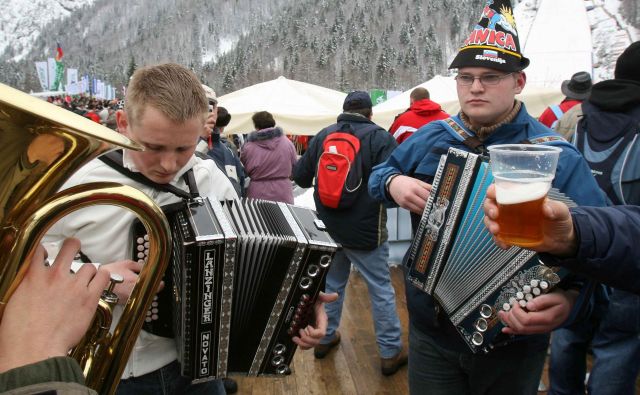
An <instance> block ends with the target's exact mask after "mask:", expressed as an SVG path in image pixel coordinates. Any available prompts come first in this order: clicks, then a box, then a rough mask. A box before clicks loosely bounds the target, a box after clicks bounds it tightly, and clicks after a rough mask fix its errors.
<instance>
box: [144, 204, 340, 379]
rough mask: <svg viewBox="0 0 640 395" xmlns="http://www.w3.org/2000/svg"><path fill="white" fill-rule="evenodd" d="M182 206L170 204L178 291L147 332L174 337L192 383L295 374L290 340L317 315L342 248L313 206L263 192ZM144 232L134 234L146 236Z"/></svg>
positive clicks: (163, 302) (158, 305) (151, 317)
mask: <svg viewBox="0 0 640 395" xmlns="http://www.w3.org/2000/svg"><path fill="white" fill-rule="evenodd" d="M175 206H176V207H171V208H167V210H165V212H166V214H167V217H168V218H169V223H170V224H171V228H172V234H173V262H172V264H171V269H168V271H169V270H171V275H172V276H171V278H170V280H169V281H170V283H171V284H172V286H171V290H170V291H168V292H167V293H165V294H164V295H163V296H162V297H159V298H158V300H157V301H154V303H155V304H154V305H152V311H150V313H149V314H148V316H147V322H146V323H145V326H144V327H143V329H145V330H147V331H149V332H151V333H155V334H157V335H159V336H165V337H175V338H176V343H177V349H178V360H179V362H180V364H181V374H182V375H183V376H186V377H189V378H191V380H192V382H194V383H197V382H203V381H208V380H212V379H215V378H220V377H226V376H227V375H229V374H234V373H237V374H246V375H250V376H260V375H284V374H289V373H290V372H291V367H290V364H291V360H292V359H293V356H294V353H295V351H296V348H297V347H296V345H295V343H293V341H292V337H293V336H294V335H297V334H298V333H297V332H298V331H299V330H300V329H302V328H304V327H305V326H306V325H307V324H308V322H309V321H310V320H312V319H313V317H312V312H313V304H314V303H315V300H316V298H317V295H318V293H319V291H321V290H322V289H324V278H325V276H326V273H327V271H328V268H329V266H330V263H331V260H332V259H333V255H334V254H335V252H336V250H337V248H338V245H337V244H336V243H335V242H334V241H333V239H332V238H331V237H330V236H329V235H328V233H327V232H326V231H325V230H324V225H323V224H322V221H320V220H319V219H318V218H317V216H316V214H315V212H314V211H312V210H309V209H307V208H303V207H298V206H293V205H288V204H285V203H277V202H271V201H264V200H255V199H242V200H235V201H231V202H225V204H224V205H222V204H221V203H219V202H217V201H210V200H209V199H206V198H205V199H203V198H196V199H194V200H192V201H189V202H183V203H180V204H177V205H175ZM140 229H142V230H143V229H144V228H140V227H139V226H135V227H134V237H133V239H134V240H144V237H141V235H140V234H139V233H138V232H139V231H140ZM134 248H135V251H137V252H136V254H140V249H141V247H140V246H135V245H134ZM137 256H138V257H140V256H142V255H137ZM166 277H167V276H166V275H165V278H166ZM166 288H167V287H165V289H166ZM158 295H159V296H160V293H159V294H158ZM172 329H173V330H172Z"/></svg>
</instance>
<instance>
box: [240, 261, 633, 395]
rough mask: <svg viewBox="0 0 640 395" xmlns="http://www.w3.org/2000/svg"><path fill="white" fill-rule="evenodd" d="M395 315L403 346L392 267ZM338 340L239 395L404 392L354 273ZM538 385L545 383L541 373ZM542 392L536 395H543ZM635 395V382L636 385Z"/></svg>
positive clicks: (250, 383)
mask: <svg viewBox="0 0 640 395" xmlns="http://www.w3.org/2000/svg"><path fill="white" fill-rule="evenodd" d="M391 273H392V280H393V285H394V287H395V290H396V297H397V300H396V301H397V307H398V314H399V316H400V322H401V324H402V328H403V333H402V339H403V342H404V344H405V346H406V345H407V336H408V330H407V327H408V317H407V306H406V300H405V297H404V282H403V280H402V271H401V269H400V268H397V267H396V268H392V272H391ZM340 333H341V334H342V341H341V343H340V346H338V348H337V349H335V350H334V351H332V352H331V353H330V354H329V355H328V356H327V357H326V358H325V359H321V360H317V359H315V358H314V357H313V352H312V351H298V352H297V353H296V356H295V358H294V366H293V369H294V373H293V374H292V375H290V376H287V377H285V378H248V377H234V378H235V379H236V380H237V382H238V388H239V389H238V394H240V395H245V394H253V395H271V394H291V395H303V394H305V395H306V394H318V395H320V394H322V395H325V394H328V395H334V394H335V395H341V394H348V395H352V394H357V395H360V394H362V395H365V394H366V395H373V394H377V395H387V394H389V395H391V394H393V395H402V394H408V393H409V387H408V382H407V368H406V367H403V368H402V369H400V370H399V371H398V373H396V374H395V375H393V376H391V377H385V376H383V375H382V374H381V373H380V358H379V357H378V352H377V348H376V344H375V336H374V333H373V323H372V318H371V308H370V306H369V297H368V293H367V287H366V284H365V283H364V280H363V279H362V277H361V276H360V275H359V274H358V273H357V272H353V273H352V274H351V278H350V280H349V284H348V286H347V296H346V299H345V305H344V309H343V313H342V322H341V325H340ZM543 382H545V383H546V384H548V379H547V377H546V367H545V374H544V376H543ZM545 393H546V392H539V394H545ZM636 394H638V395H640V378H639V380H638V382H637V383H636Z"/></svg>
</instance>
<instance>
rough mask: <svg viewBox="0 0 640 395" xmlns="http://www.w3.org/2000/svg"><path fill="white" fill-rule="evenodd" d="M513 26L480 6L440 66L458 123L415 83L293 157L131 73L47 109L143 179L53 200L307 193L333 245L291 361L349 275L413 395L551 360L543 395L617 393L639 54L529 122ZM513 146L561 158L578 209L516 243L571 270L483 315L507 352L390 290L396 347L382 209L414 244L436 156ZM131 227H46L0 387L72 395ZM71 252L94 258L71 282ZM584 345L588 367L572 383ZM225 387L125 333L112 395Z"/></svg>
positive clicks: (500, 384)
mask: <svg viewBox="0 0 640 395" xmlns="http://www.w3.org/2000/svg"><path fill="white" fill-rule="evenodd" d="M505 14H508V15H505ZM511 20H512V15H511V4H510V2H509V1H508V0H488V1H487V4H486V5H485V7H484V9H483V12H482V16H481V19H480V22H479V23H478V25H477V26H475V27H474V29H473V31H472V32H471V34H470V35H469V36H468V38H467V40H466V41H465V42H464V45H463V46H462V47H461V48H460V50H459V52H458V53H457V55H456V57H455V58H454V59H453V61H452V63H451V64H450V66H449V68H451V69H456V70H457V76H456V78H455V79H456V85H457V93H458V98H459V102H460V107H461V110H460V112H459V113H458V114H455V115H449V114H447V113H446V112H444V111H443V110H442V108H441V107H440V105H438V104H437V103H436V102H434V101H432V100H431V99H430V96H429V92H428V91H426V89H424V88H418V89H416V90H414V91H413V92H412V93H411V96H410V103H408V104H409V108H408V109H407V110H406V111H405V112H404V113H402V114H399V115H398V116H397V117H396V119H395V120H394V122H393V124H392V125H390V127H389V129H388V130H387V129H385V128H383V127H381V126H379V125H377V124H375V123H374V122H373V121H372V120H371V119H372V111H373V106H372V102H371V98H370V96H369V94H368V93H366V92H363V91H354V92H351V93H349V94H348V95H347V96H346V98H345V100H344V103H343V112H342V113H341V114H339V115H338V116H337V119H336V122H335V123H334V124H332V125H329V126H327V127H326V128H324V129H322V130H320V131H319V132H318V133H317V134H316V135H315V136H313V138H311V139H310V141H309V142H308V147H306V149H305V151H304V152H303V153H302V155H298V154H297V152H299V151H297V150H296V146H295V145H294V143H293V142H292V141H291V140H290V139H288V138H287V137H286V135H285V131H283V130H282V128H280V127H279V126H278V125H277V120H276V119H275V118H274V116H273V115H272V114H270V113H269V112H267V111H261V112H257V113H255V114H254V116H253V118H252V120H253V123H254V127H255V130H254V131H252V132H251V133H249V134H248V135H246V136H245V138H244V139H243V141H242V142H240V140H238V141H233V140H229V139H228V138H227V137H226V134H225V127H226V126H227V125H228V124H229V122H230V120H231V117H232V114H229V112H228V111H227V110H226V109H225V108H224V107H220V106H218V99H217V97H216V94H215V92H214V91H213V89H211V88H210V87H208V86H206V85H201V84H200V82H199V81H198V79H197V78H196V76H195V75H194V74H193V73H192V72H191V71H189V70H188V69H186V68H184V67H182V66H180V65H176V64H161V65H156V66H147V67H143V68H141V69H139V70H137V71H136V72H135V74H134V75H133V77H132V79H131V81H130V84H129V86H128V89H127V93H126V97H125V100H124V101H118V100H114V101H109V102H104V101H103V102H99V101H95V100H90V99H87V98H79V99H71V98H65V99H62V100H58V99H55V100H51V101H54V104H58V105H60V106H63V107H65V108H67V109H69V110H71V111H74V112H76V113H78V114H80V115H83V116H85V117H88V118H91V119H92V120H94V121H96V122H99V123H102V124H104V125H106V126H108V127H111V128H113V129H114V130H117V131H118V132H119V133H122V134H124V135H125V136H127V137H129V138H130V139H132V140H135V141H137V142H138V143H140V144H142V145H143V146H144V147H145V151H143V152H135V151H130V150H128V149H124V150H122V152H121V156H122V164H123V166H124V167H126V168H127V169H128V170H130V171H132V172H136V173H140V174H141V175H142V177H144V178H146V179H148V180H150V181H151V182H152V183H149V184H147V183H140V182H139V181H136V180H134V179H131V178H129V177H127V176H126V175H124V174H123V173H122V172H119V171H117V170H116V169H114V168H112V167H110V166H109V165H108V164H107V163H106V162H104V161H100V160H93V161H91V162H90V163H88V164H86V165H85V166H84V167H82V168H81V169H80V170H79V171H78V172H76V173H75V174H73V175H72V176H70V178H69V179H68V180H67V181H66V183H65V185H64V187H63V188H68V187H71V186H75V185H79V184H84V183H87V182H94V181H116V182H119V183H121V184H125V185H131V186H133V187H135V188H138V189H140V190H142V191H144V192H146V193H147V194H149V195H150V196H154V200H155V201H156V203H158V204H159V205H166V204H168V203H173V202H176V201H179V199H180V198H179V197H178V196H176V195H175V194H173V193H171V192H170V190H158V189H156V188H155V187H153V186H150V185H158V184H159V185H170V186H172V187H175V188H178V189H180V190H183V191H188V190H193V187H194V186H195V187H197V190H198V191H199V193H200V194H201V195H202V196H207V197H210V198H211V199H218V200H227V199H234V198H238V197H249V198H258V199H266V200H271V201H279V202H285V203H293V202H294V199H293V186H294V183H295V184H297V185H298V186H300V187H302V188H313V189H314V193H313V196H314V202H315V208H316V210H317V213H318V217H319V218H320V219H321V220H322V222H323V223H324V226H326V230H327V231H328V233H329V234H330V235H331V236H332V238H333V239H335V240H336V241H337V242H338V243H340V245H341V246H342V249H341V250H340V251H339V252H338V253H337V254H336V255H335V257H334V259H333V262H332V265H331V267H330V269H329V272H328V274H327V277H326V286H325V290H324V291H325V293H323V294H321V296H320V297H319V299H318V302H317V304H316V310H315V313H316V321H315V322H314V323H313V324H311V325H309V326H308V327H307V328H304V329H301V330H300V331H299V333H296V334H295V337H294V341H295V342H296V343H297V344H298V345H299V346H300V347H302V348H303V349H309V348H313V349H314V356H315V358H318V359H322V358H325V357H326V356H327V355H329V353H331V352H332V351H333V350H335V349H336V348H337V347H339V345H340V343H341V336H340V331H339V327H340V319H341V315H342V308H343V304H344V300H345V297H346V294H345V290H346V285H347V283H348V280H349V276H350V273H351V268H352V267H354V268H355V269H357V270H358V272H359V273H360V274H361V275H362V277H363V279H364V281H365V283H366V285H367V289H368V294H369V298H370V302H371V313H372V316H373V322H374V332H375V337H376V343H377V348H378V353H379V357H380V365H379V366H380V372H381V373H382V374H383V375H393V374H395V373H396V372H397V371H398V370H400V369H401V368H403V366H405V365H407V364H408V385H409V391H410V393H411V394H436V395H440V394H442V395H449V394H451V395H458V394H522V395H528V394H535V393H536V392H537V390H538V385H539V382H540V378H541V376H542V371H543V366H544V364H545V361H546V360H547V355H548V350H550V359H549V379H550V382H549V385H550V387H549V393H550V394H558V395H559V394H584V393H585V391H587V392H588V393H590V394H596V395H598V394H633V393H635V383H636V379H637V377H638V373H639V370H640V363H639V362H640V336H639V335H640V296H639V295H640V288H639V287H638V284H640V283H639V282H638V278H639V277H638V276H639V274H640V255H639V253H638V250H637V249H636V248H634V247H635V245H634V244H636V243H637V240H640V209H639V205H640V162H639V161H640V159H639V158H640V155H638V150H640V142H639V141H638V135H639V134H640V129H639V126H638V125H640V93H639V92H640V89H639V88H640V42H635V43H633V44H631V45H630V46H629V47H628V48H627V49H626V50H625V51H624V52H623V53H622V55H621V56H620V57H619V59H618V60H617V63H616V66H615V78H614V79H612V80H608V81H602V82H598V83H596V84H593V83H592V81H591V75H590V74H589V73H588V72H584V71H577V72H576V73H575V74H574V75H573V76H571V78H570V79H568V80H566V81H565V82H564V83H563V84H562V88H561V89H562V92H563V93H564V95H565V96H566V98H565V99H564V100H563V101H562V102H561V103H558V104H557V105H554V106H551V107H550V108H549V109H547V110H546V111H545V112H544V113H543V114H542V115H541V116H540V118H539V119H535V118H534V117H532V116H531V115H530V114H529V113H528V112H527V109H526V107H525V105H524V104H523V103H522V102H520V101H518V100H517V99H516V98H515V97H516V95H517V94H519V93H521V92H522V90H523V89H524V87H525V85H526V82H527V77H526V74H525V71H524V70H525V69H526V68H527V67H528V66H529V63H530V61H529V59H528V58H526V57H525V56H524V54H523V53H522V52H521V48H520V43H519V40H518V35H517V30H516V26H515V22H513V23H512V22H511ZM487 37H489V38H487ZM490 37H493V39H491V38H490ZM56 101H57V103H56ZM523 142H526V143H528V144H529V143H530V144H545V145H551V146H554V147H558V148H559V149H560V150H561V153H560V156H559V162H558V166H557V171H556V175H555V178H554V180H553V187H554V188H557V189H558V190H559V191H560V192H562V193H564V194H565V195H566V196H568V197H569V198H570V199H571V200H572V201H573V202H575V203H576V204H577V205H578V207H576V208H571V209H570V208H569V207H567V206H566V205H565V204H564V203H561V202H557V201H553V200H546V202H545V203H544V206H543V214H542V222H543V232H544V240H543V243H542V244H540V245H538V246H536V247H532V248H533V249H534V250H535V251H537V252H539V256H540V259H541V260H542V261H543V262H545V263H546V264H547V265H552V266H562V267H565V268H568V269H569V270H570V272H571V274H569V275H567V276H565V277H564V278H563V279H562V281H561V282H560V283H559V285H558V286H557V287H556V288H555V289H554V290H553V291H551V292H549V293H546V294H543V295H540V296H538V297H536V298H533V299H532V300H529V301H528V302H527V303H526V305H525V306H521V305H519V304H517V303H516V304H515V305H513V306H512V308H510V309H508V310H507V311H500V313H499V318H500V321H501V322H502V323H503V324H504V325H505V328H504V329H502V332H503V333H504V334H505V335H508V336H509V341H507V342H504V344H501V345H500V346H498V347H495V349H493V350H491V351H490V352H489V353H486V354H484V353H474V352H472V351H471V350H470V349H469V347H468V346H467V345H466V344H465V342H464V341H463V339H462V338H461V336H460V334H459V333H458V331H457V330H456V328H455V327H454V325H453V324H452V323H451V321H450V320H449V319H448V317H447V315H446V314H445V313H444V312H443V310H442V308H441V307H440V306H439V303H438V301H437V300H435V299H434V298H433V297H432V296H431V295H429V294H427V293H425V292H423V291H422V290H421V289H418V288H417V287H415V286H414V285H413V284H412V283H411V282H410V281H408V280H407V281H406V283H405V292H406V301H407V309H408V313H409V342H408V344H406V345H405V344H403V342H402V340H401V333H402V328H401V325H400V321H399V318H398V312H397V310H398V305H397V303H396V295H395V291H394V288H393V286H392V284H391V278H390V271H389V265H388V262H387V261H388V257H389V243H388V234H387V228H386V207H394V206H399V207H402V208H404V209H406V210H408V211H409V212H410V213H411V222H412V227H413V229H414V230H415V229H416V228H417V226H418V223H419V221H420V218H421V216H422V214H423V211H424V209H425V205H426V202H427V200H428V198H429V196H430V193H431V190H432V183H433V181H434V177H435V175H436V171H437V169H438V166H439V163H440V157H441V155H442V154H443V153H446V152H447V150H448V149H449V148H451V147H454V148H457V149H460V150H464V151H467V152H472V153H477V154H481V155H482V154H486V149H487V147H489V146H490V145H494V144H510V143H511V144H513V143H519V144H520V143H523ZM495 199H496V193H495V189H494V187H493V186H492V187H490V188H489V190H488V192H487V197H486V201H485V203H484V214H485V219H484V221H485V224H486V227H487V229H488V231H489V232H490V233H491V234H493V235H497V234H498V233H499V230H500V229H499V228H500V227H499V225H498V222H497V218H499V216H500V211H501V210H500V206H499V205H498V204H497V203H496V200H495ZM606 206H611V207H606ZM114 218H118V219H119V220H118V221H113V219H114ZM133 220H134V217H133V215H132V214H130V213H128V212H125V211H123V210H122V209H121V208H118V207H100V208H99V209H97V208H86V209H83V210H79V211H77V212H74V213H72V214H70V215H68V216H66V217H65V218H63V219H62V220H60V221H59V222H58V223H57V224H55V225H54V226H53V227H52V228H51V229H49V230H48V232H47V235H46V236H45V239H44V240H45V242H46V243H47V245H58V246H59V251H56V252H57V254H55V253H54V252H51V253H52V256H54V258H52V259H55V262H56V263H55V264H54V265H53V267H48V266H47V267H45V265H43V264H42V263H43V261H44V260H45V259H46V252H45V251H44V250H43V249H38V250H37V252H36V254H35V255H34V256H33V258H32V262H31V263H30V266H29V271H28V274H27V276H26V277H25V280H24V281H23V282H22V283H21V284H20V286H19V287H18V289H17V291H16V292H15V294H14V295H13V298H11V300H10V301H9V303H8V304H7V306H6V309H5V311H4V317H3V319H2V321H1V323H0V372H2V373H0V390H15V389H17V388H33V389H59V390H64V389H68V388H73V389H76V390H77V389H81V388H82V387H81V384H82V373H81V372H80V371H79V367H78V365H77V364H76V363H75V362H74V361H73V360H71V359H70V358H68V357H66V351H67V350H69V349H70V348H71V347H72V346H73V345H74V344H76V343H77V342H78V341H79V340H80V338H81V336H82V334H83V333H84V331H85V330H86V328H87V326H88V325H89V321H90V319H91V317H92V315H93V313H92V309H93V308H95V305H96V303H97V299H98V296H99V291H100V290H101V289H104V287H105V285H106V283H107V281H108V277H109V274H110V273H112V274H113V273H117V274H120V275H122V276H123V277H124V281H123V282H122V283H121V284H118V285H116V287H115V289H114V292H116V294H118V296H120V300H121V301H126V300H127V298H128V296H129V294H130V292H131V289H132V287H133V285H134V283H135V281H136V279H137V276H138V273H139V271H140V269H141V264H140V263H137V262H133V261H131V260H129V257H128V256H127V255H126V254H125V251H126V250H127V248H126V245H127V244H128V243H129V240H128V236H127V235H128V229H129V227H130V225H131V223H132V221H133ZM77 239H79V240H80V241H81V243H82V245H81V246H80V243H79V242H78V240H77ZM495 242H496V243H497V244H498V246H500V247H501V248H509V247H510V246H509V245H508V244H505V243H504V242H503V241H501V240H500V239H499V238H495ZM80 249H81V251H82V253H83V255H84V256H86V257H89V258H90V260H91V261H93V262H101V263H102V264H101V265H100V267H99V268H98V269H95V268H94V266H93V265H85V266H82V269H81V270H80V271H78V273H76V274H75V275H69V274H68V268H69V265H70V261H71V260H72V259H73V256H75V255H76V252H78V250H80ZM65 271H66V276H63V275H61V272H65ZM602 283H604V284H605V285H603V284H602ZM56 293H57V295H58V296H57V297H56V298H55V300H54V302H53V303H50V304H48V306H49V305H52V306H53V307H52V308H50V309H49V308H47V309H45V310H47V311H42V310H43V309H42V302H40V301H41V300H44V299H54V297H53V296H52V295H54V294H56ZM67 303H75V304H67ZM39 306H40V307H39ZM72 310H73V313H74V316H73V319H72V318H71V317H68V314H69V312H70V311H72ZM30 314H38V315H40V314H41V315H43V316H45V317H49V319H47V320H46V322H47V323H48V325H49V326H51V327H52V328H53V329H51V333H53V335H51V336H47V339H44V338H43V335H42V334H43V331H42V330H40V329H38V328H36V327H35V326H31V325H26V324H24V323H25V322H29V318H28V317H29V316H30ZM118 318H119V317H118V315H116V319H118ZM66 322H73V323H74V325H63V324H64V323H66ZM55 329H57V330H55ZM24 331H27V332H24ZM25 333H27V334H28V335H29V336H28V338H29V339H30V341H14V339H26V338H25V335H24V334H25ZM589 351H590V352H591V353H592V354H593V367H592V369H591V372H590V375H587V369H586V362H585V361H586V354H587V352H589ZM585 378H586V379H585ZM225 384H226V385H225ZM231 384H233V383H229V382H227V383H224V382H223V381H222V380H214V381H209V382H204V383H198V384H192V383H190V382H189V380H187V379H185V378H184V377H181V376H180V370H179V364H178V361H177V352H176V347H175V344H174V342H173V339H169V338H165V337H161V336H156V335H154V334H152V333H148V332H145V331H142V332H141V333H140V335H139V337H138V339H137V343H136V346H135V348H134V350H133V353H132V355H131V356H130V359H129V362H128V364H127V366H126V367H125V371H124V374H123V377H122V380H121V381H120V384H119V386H118V391H117V393H118V394H141V393H153V394H157V393H169V394H178V393H187V392H188V393H194V394H196V393H203V394H204V393H207V394H217V393H225V391H229V390H230V391H231V392H233V391H234V390H235V388H233V389H232V387H230V385H231ZM85 392H86V393H91V390H88V389H87V390H86V391H85Z"/></svg>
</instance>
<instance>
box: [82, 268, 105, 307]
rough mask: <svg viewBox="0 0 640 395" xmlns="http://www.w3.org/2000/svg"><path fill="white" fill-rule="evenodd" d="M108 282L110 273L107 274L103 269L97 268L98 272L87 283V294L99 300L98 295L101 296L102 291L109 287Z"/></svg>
mask: <svg viewBox="0 0 640 395" xmlns="http://www.w3.org/2000/svg"><path fill="white" fill-rule="evenodd" d="M85 266H86V265H85ZM91 266H93V265H91ZM110 280H111V273H109V272H108V271H107V270H105V269H104V268H103V267H100V268H98V271H97V272H96V274H95V276H93V278H92V279H91V281H90V282H89V285H88V288H89V292H90V293H91V294H92V295H94V296H97V297H98V298H99V297H100V295H101V294H102V290H104V289H106V288H107V286H108V285H109V281H110ZM96 302H97V300H96Z"/></svg>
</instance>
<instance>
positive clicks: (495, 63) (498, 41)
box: [449, 0, 529, 72]
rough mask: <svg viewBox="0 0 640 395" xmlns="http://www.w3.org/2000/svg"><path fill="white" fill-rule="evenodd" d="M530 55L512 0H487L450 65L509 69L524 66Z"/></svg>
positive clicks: (521, 68) (515, 69) (527, 63)
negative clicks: (522, 47) (525, 50)
mask: <svg viewBox="0 0 640 395" xmlns="http://www.w3.org/2000/svg"><path fill="white" fill-rule="evenodd" d="M527 66H529V59H527V58H525V57H524V56H522V53H521V52H520V41H519V40H518V31H517V29H516V20H515V19H514V17H513V10H512V8H511V1H510V0H487V4H486V5H485V6H484V9H483V10H482V16H481V17H480V21H479V22H478V24H477V25H476V26H475V28H474V29H473V30H472V31H471V34H469V37H468V38H467V39H466V40H465V41H464V44H462V47H461V48H460V50H459V52H458V54H457V55H456V57H455V58H454V59H453V62H451V65H450V66H449V68H450V69H459V68H462V67H488V68H490V69H495V70H502V71H506V72H513V71H520V70H524V69H525V68H526V67H527Z"/></svg>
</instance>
